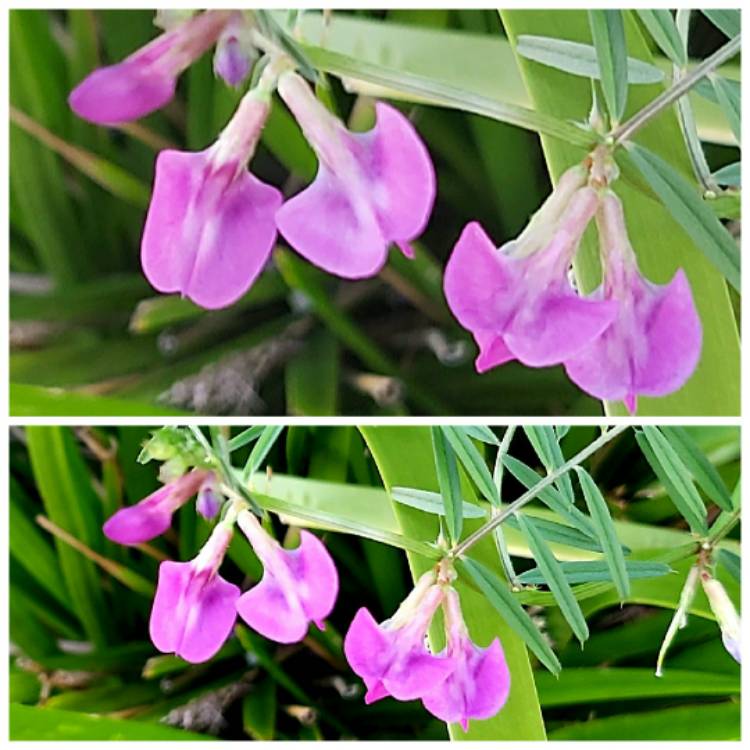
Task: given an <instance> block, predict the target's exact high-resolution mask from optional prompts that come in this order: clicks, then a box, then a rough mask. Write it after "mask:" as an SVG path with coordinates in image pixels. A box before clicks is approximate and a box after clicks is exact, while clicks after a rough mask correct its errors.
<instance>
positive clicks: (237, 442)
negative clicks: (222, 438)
mask: <svg viewBox="0 0 750 750" xmlns="http://www.w3.org/2000/svg"><path fill="white" fill-rule="evenodd" d="M263 430H265V425H262V424H258V425H255V427H248V428H247V429H246V430H242V432H240V433H239V434H238V435H235V436H234V437H233V438H232V439H231V440H230V441H229V443H228V446H227V447H228V448H229V452H230V453H231V452H232V451H236V450H239V449H240V448H244V447H245V446H246V445H247V444H248V443H252V442H253V440H256V439H257V438H259V437H260V436H261V435H262V434H263Z"/></svg>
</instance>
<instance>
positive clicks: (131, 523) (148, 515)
mask: <svg viewBox="0 0 750 750" xmlns="http://www.w3.org/2000/svg"><path fill="white" fill-rule="evenodd" d="M172 491H173V488H172V487H170V486H169V485H165V486H164V487H161V488H160V489H158V490H157V491H156V492H154V493H153V494H152V495H151V496H149V497H148V498H147V499H146V500H143V501H141V502H140V503H138V504H137V505H131V506H129V507H127V508H121V509H120V510H118V511H117V513H115V514H114V515H113V516H111V517H110V518H108V519H107V520H106V521H105V523H104V526H103V527H102V529H103V531H104V535H105V536H106V537H107V538H108V539H111V540H112V541H113V542H117V543H118V544H129V545H130V544H141V543H142V542H147V541H149V539H154V538H155V537H157V536H159V535H161V534H163V533H164V532H165V531H166V530H167V529H168V528H169V527H170V525H171V524H172V513H173V512H174V511H173V510H172V509H171V508H170V507H169V506H167V505H166V504H165V503H163V502H161V501H162V500H163V499H165V498H167V497H169V495H170V494H171V493H172Z"/></svg>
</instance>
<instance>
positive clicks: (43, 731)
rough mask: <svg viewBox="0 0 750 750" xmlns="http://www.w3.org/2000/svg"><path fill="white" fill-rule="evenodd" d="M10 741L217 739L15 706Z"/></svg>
mask: <svg viewBox="0 0 750 750" xmlns="http://www.w3.org/2000/svg"><path fill="white" fill-rule="evenodd" d="M10 738H11V740H20V741H26V742H28V741H36V742H44V741H50V740H58V741H59V740H65V741H67V742H83V741H89V740H97V741H99V742H107V741H113V740H121V741H134V740H141V741H142V740H148V741H151V742H159V741H162V742H164V741H172V742H180V741H187V740H212V739H214V738H213V737H209V736H204V735H201V734H196V733H194V732H186V731H183V730H181V729H174V728H173V727H167V726H164V724H158V723H148V724H147V723H145V722H141V721H134V720H133V719H109V718H105V717H103V716H89V715H88V714H83V713H78V712H77V711H60V710H57V709H52V708H38V707H36V706H19V705H15V704H11V706H10Z"/></svg>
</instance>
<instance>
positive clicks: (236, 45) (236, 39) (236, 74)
mask: <svg viewBox="0 0 750 750" xmlns="http://www.w3.org/2000/svg"><path fill="white" fill-rule="evenodd" d="M257 57H258V52H257V50H256V49H255V47H254V46H253V43H252V39H251V37H250V30H249V27H248V25H247V22H246V20H245V16H244V14H243V13H242V12H240V11H237V12H235V13H234V15H233V16H232V18H231V19H230V21H229V23H228V24H227V25H226V26H225V27H224V30H223V31H222V32H221V36H219V41H218V42H217V43H216V51H215V52H214V73H215V74H216V75H217V76H219V78H222V79H223V80H224V82H225V83H226V84H227V85H228V86H231V87H232V88H238V87H239V86H241V85H242V84H243V83H244V82H245V81H246V80H247V78H248V76H249V75H250V71H251V70H252V68H253V64H254V63H255V60H256V59H257Z"/></svg>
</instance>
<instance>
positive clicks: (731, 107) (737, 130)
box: [710, 75, 742, 145]
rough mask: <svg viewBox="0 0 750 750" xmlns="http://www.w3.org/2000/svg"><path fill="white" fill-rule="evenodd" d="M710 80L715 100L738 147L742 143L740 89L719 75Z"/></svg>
mask: <svg viewBox="0 0 750 750" xmlns="http://www.w3.org/2000/svg"><path fill="white" fill-rule="evenodd" d="M710 78H711V83H712V84H713V87H714V91H715V92H716V98H717V99H718V101H719V104H720V105H721V108H722V110H723V111H724V114H725V115H726V118H727V120H728V121H729V127H731V128H732V133H733V134H734V137H735V139H736V140H737V144H738V145H739V144H740V142H741V141H742V104H741V98H740V97H741V95H740V89H739V87H738V86H733V85H731V84H730V83H729V81H727V80H726V78H722V77H721V76H720V75H712V76H710Z"/></svg>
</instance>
